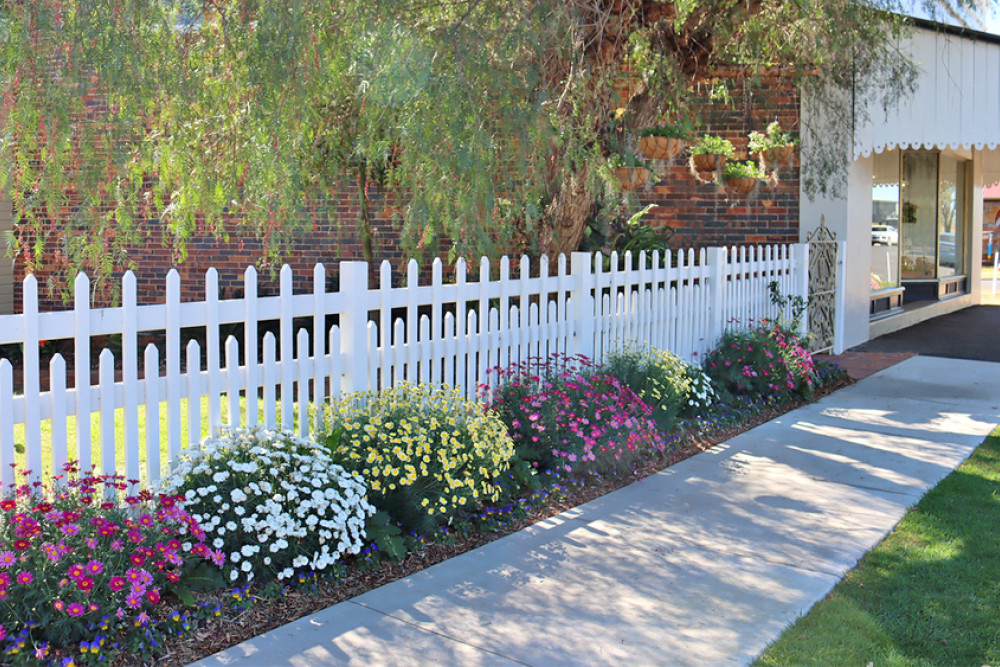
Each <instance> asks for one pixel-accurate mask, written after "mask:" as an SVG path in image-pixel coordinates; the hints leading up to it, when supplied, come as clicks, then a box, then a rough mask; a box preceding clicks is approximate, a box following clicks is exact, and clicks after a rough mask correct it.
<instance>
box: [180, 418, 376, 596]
mask: <svg viewBox="0 0 1000 667" xmlns="http://www.w3.org/2000/svg"><path fill="white" fill-rule="evenodd" d="M163 487H164V489H166V490H168V491H169V492H170V493H178V494H182V495H183V497H184V507H185V509H187V510H188V511H189V512H191V514H192V515H193V517H194V518H195V519H196V520H197V521H199V522H200V523H201V525H202V526H203V528H204V530H205V534H206V535H207V537H206V539H207V540H208V541H209V543H210V544H211V546H212V547H214V548H215V549H219V550H221V551H222V552H223V553H225V554H226V556H227V562H226V564H225V566H224V568H225V569H224V572H223V578H224V580H225V582H234V581H247V582H249V581H252V580H254V579H255V578H258V577H259V578H262V579H270V578H273V577H276V578H278V579H287V578H289V577H291V576H292V575H293V574H294V568H303V567H309V568H311V569H313V570H323V569H324V568H327V567H329V566H330V565H332V564H334V563H336V562H337V561H338V559H339V558H340V557H341V555H343V554H345V553H347V554H356V553H358V551H360V549H361V546H362V544H363V542H364V538H365V530H364V527H365V520H366V519H367V517H368V516H369V515H371V514H372V513H373V511H374V510H373V509H372V507H371V505H369V504H368V500H367V499H366V496H365V491H366V489H365V485H364V481H363V480H361V479H360V478H358V477H357V476H356V475H352V474H351V473H348V472H346V471H345V470H344V469H343V468H342V467H340V466H339V465H336V464H334V462H333V461H332V460H331V459H330V457H329V456H328V455H327V453H326V452H325V451H324V450H322V449H321V448H320V447H319V445H317V444H315V443H311V442H307V441H305V440H302V439H300V438H297V437H295V436H294V435H292V434H291V433H287V432H276V431H268V430H266V429H263V428H261V427H256V428H252V429H234V430H231V431H228V432H225V433H224V434H223V435H221V436H220V437H218V438H206V439H205V441H204V442H203V443H202V447H201V450H200V451H190V452H187V453H186V454H185V455H184V457H183V459H182V460H181V462H180V463H179V464H178V466H177V467H176V468H175V469H174V471H173V473H172V474H171V475H170V476H169V477H168V478H167V479H166V480H164V483H163Z"/></svg>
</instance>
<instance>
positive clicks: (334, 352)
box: [317, 325, 343, 428]
mask: <svg viewBox="0 0 1000 667" xmlns="http://www.w3.org/2000/svg"><path fill="white" fill-rule="evenodd" d="M341 375H343V369H342V368H341V365H340V327H338V326H336V325H334V326H333V327H331V328H330V397H331V398H337V397H339V396H340V377H341ZM317 428H318V426H317Z"/></svg>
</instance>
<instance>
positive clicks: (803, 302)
mask: <svg viewBox="0 0 1000 667" xmlns="http://www.w3.org/2000/svg"><path fill="white" fill-rule="evenodd" d="M767 296H768V299H770V301H771V303H772V304H774V305H775V306H777V307H778V308H780V309H781V311H782V312H786V311H791V315H792V317H791V320H790V321H788V322H786V321H785V320H781V324H782V326H784V327H785V328H787V329H788V330H789V331H790V332H791V333H793V334H794V335H796V336H800V335H801V333H802V331H801V330H802V324H803V317H802V316H803V315H804V314H805V312H806V308H808V307H809V300H808V299H805V298H803V297H801V296H799V295H798V294H796V295H795V296H788V295H785V294H782V293H781V287H780V286H779V285H778V281H777V280H772V281H771V282H769V283H768V284H767Z"/></svg>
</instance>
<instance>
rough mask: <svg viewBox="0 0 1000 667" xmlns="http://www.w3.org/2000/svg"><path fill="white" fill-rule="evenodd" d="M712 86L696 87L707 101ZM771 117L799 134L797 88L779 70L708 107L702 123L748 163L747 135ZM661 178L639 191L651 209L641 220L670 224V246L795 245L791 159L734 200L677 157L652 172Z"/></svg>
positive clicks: (795, 183) (795, 168) (795, 177)
mask: <svg viewBox="0 0 1000 667" xmlns="http://www.w3.org/2000/svg"><path fill="white" fill-rule="evenodd" d="M711 86H712V82H707V83H705V84H702V91H701V92H702V94H703V95H704V96H706V97H707V93H708V90H709V88H710V87H711ZM773 120H778V121H779V122H780V123H781V127H782V128H783V129H784V130H786V131H795V132H797V131H798V127H799V95H798V90H797V89H796V88H795V87H794V86H792V85H790V84H789V82H788V80H787V79H785V78H784V77H782V76H781V75H780V74H778V73H774V74H770V75H767V76H765V77H764V78H763V79H762V80H761V82H760V84H758V85H756V86H754V87H753V88H752V89H747V90H743V91H736V92H733V93H732V100H731V105H725V104H716V105H712V106H708V107H707V111H706V112H705V113H704V117H703V121H704V123H705V125H706V128H707V131H708V133H710V134H717V135H722V136H724V137H726V138H727V139H729V140H730V141H732V142H733V144H734V145H735V147H736V158H737V159H741V160H746V159H749V156H748V154H747V135H748V134H750V132H751V130H757V131H759V132H763V131H764V129H765V128H766V127H767V125H768V123H770V122H771V121H773ZM659 175H661V179H660V181H659V182H658V183H656V184H654V185H649V186H647V187H645V188H643V189H640V190H639V192H638V194H639V200H640V202H641V204H642V206H645V205H646V204H657V205H658V206H659V208H655V209H653V210H652V211H650V213H649V214H647V216H646V218H645V220H646V221H647V222H650V223H651V224H654V225H666V226H669V227H672V228H673V229H674V231H675V233H676V236H675V237H674V238H675V241H674V244H673V245H674V247H696V248H700V247H703V246H712V245H742V244H755V243H796V242H798V239H799V164H798V156H797V155H796V156H793V158H792V161H791V163H790V164H789V165H787V166H786V167H784V168H783V169H781V170H780V172H779V178H778V179H777V182H776V183H771V184H769V185H767V186H765V187H760V186H758V188H757V190H756V191H755V192H754V193H752V194H751V195H750V196H741V195H733V194H730V193H728V192H727V191H726V189H725V188H724V187H720V186H717V185H715V184H712V183H704V182H702V181H700V180H699V179H698V178H696V177H695V176H693V175H692V174H691V171H690V169H689V167H688V158H687V155H686V154H682V155H681V156H678V157H676V158H674V160H673V161H671V163H670V164H668V165H667V166H666V169H665V171H664V170H663V169H662V168H661V169H660V170H659Z"/></svg>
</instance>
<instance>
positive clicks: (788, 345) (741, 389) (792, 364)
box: [704, 320, 816, 400]
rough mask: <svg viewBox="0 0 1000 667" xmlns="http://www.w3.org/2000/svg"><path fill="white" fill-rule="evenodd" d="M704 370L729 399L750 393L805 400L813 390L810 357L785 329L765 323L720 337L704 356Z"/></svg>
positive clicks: (813, 374)
mask: <svg viewBox="0 0 1000 667" xmlns="http://www.w3.org/2000/svg"><path fill="white" fill-rule="evenodd" d="M704 370H705V372H706V373H707V374H708V376H709V377H710V378H711V379H712V382H713V384H714V385H715V387H716V388H717V389H718V390H719V392H720V393H721V394H722V395H723V396H724V397H726V398H728V399H729V400H731V399H732V397H734V396H741V395H744V396H745V395H752V394H767V395H772V396H776V397H782V398H784V397H789V396H792V395H800V396H805V397H808V396H810V395H811V394H812V391H813V389H814V388H815V387H816V364H815V362H814V361H813V358H812V354H810V352H809V350H807V349H806V348H805V346H804V345H803V344H802V341H801V340H800V339H799V337H798V336H796V335H795V334H794V333H793V332H792V331H790V330H789V329H788V328H786V327H783V326H781V325H779V324H776V323H773V322H768V321H766V320H764V321H761V322H759V323H758V324H756V325H754V326H752V327H750V328H748V329H733V330H730V331H727V332H726V333H725V334H723V336H722V338H721V339H720V341H719V343H718V345H717V346H716V348H715V349H714V350H712V351H711V352H709V353H708V354H707V355H706V356H705V361H704Z"/></svg>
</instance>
